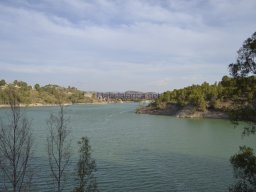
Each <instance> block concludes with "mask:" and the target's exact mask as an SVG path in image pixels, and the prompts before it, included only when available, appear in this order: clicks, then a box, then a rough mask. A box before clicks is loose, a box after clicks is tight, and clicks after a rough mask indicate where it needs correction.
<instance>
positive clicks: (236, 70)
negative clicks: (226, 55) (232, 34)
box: [229, 32, 256, 77]
mask: <svg viewBox="0 0 256 192" xmlns="http://www.w3.org/2000/svg"><path fill="white" fill-rule="evenodd" d="M237 53H238V57H237V61H236V63H232V64H230V65H229V70H230V74H231V75H232V76H235V77H237V76H247V75H248V74H254V75H255V74H256V32H255V33H253V35H252V36H251V37H249V38H248V39H246V40H245V41H244V43H243V45H242V47H241V48H240V49H239V50H238V52H237Z"/></svg>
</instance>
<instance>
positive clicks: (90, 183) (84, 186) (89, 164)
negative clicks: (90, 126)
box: [74, 137, 99, 192]
mask: <svg viewBox="0 0 256 192" xmlns="http://www.w3.org/2000/svg"><path fill="white" fill-rule="evenodd" d="M78 144H79V146H80V148H79V161H78V163H77V180H78V185H79V186H78V187H76V188H75V190H74V192H98V191H99V190H98V188H97V182H96V177H95V176H94V172H95V171H96V163H95V160H94V159H92V157H91V146H90V145H89V140H88V138H87V137H82V138H81V140H80V141H79V142H78Z"/></svg>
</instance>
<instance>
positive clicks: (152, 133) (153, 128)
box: [0, 103, 256, 192]
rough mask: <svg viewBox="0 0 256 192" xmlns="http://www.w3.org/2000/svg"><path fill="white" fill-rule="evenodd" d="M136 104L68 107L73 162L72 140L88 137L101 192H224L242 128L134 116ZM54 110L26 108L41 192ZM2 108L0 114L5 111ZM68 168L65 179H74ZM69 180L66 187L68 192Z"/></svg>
mask: <svg viewBox="0 0 256 192" xmlns="http://www.w3.org/2000/svg"><path fill="white" fill-rule="evenodd" d="M137 107H138V105H137V104H134V103H133V104H109V105H73V106H69V107H66V108H65V111H66V115H67V116H69V118H70V127H72V128H71V137H72V143H73V150H72V151H73V157H74V158H73V159H75V157H76V151H77V146H76V142H77V141H78V140H79V138H81V137H82V136H88V137H89V138H90V143H91V145H92V149H93V156H94V158H95V159H96V162H97V168H98V171H97V180H98V184H99V188H100V190H101V191H108V192H115V191H120V192H121V191H122V192H123V191H146V192H157V191H159V192H165V191H177V192H182V191H195V192H200V191H202V192H204V191H212V192H218V191H220V192H222V191H227V189H228V186H229V185H230V184H231V183H232V181H233V180H232V168H231V166H230V164H229V158H230V156H231V155H232V154H234V153H235V152H237V151H238V147H239V146H240V145H244V144H247V145H250V146H255V144H256V142H255V138H254V137H246V138H244V139H242V138H241V132H242V129H241V128H236V129H235V128H234V126H233V125H232V124H231V123H230V122H229V121H226V120H213V119H177V118H175V117H170V116H153V115H144V114H135V113H134V111H135V109H136V108H137ZM57 109H58V108H57V107H42V108H29V109H27V110H26V115H27V117H29V118H30V119H32V125H33V134H34V138H35V139H34V144H35V151H34V156H35V157H36V159H37V161H36V163H35V167H37V170H38V171H37V176H36V177H37V178H40V179H37V180H35V182H34V184H35V185H36V187H37V189H38V190H40V191H51V190H50V189H49V188H48V186H49V172H48V169H49V168H48V165H47V155H46V154H47V153H46V136H47V130H48V128H47V125H46V121H47V118H48V117H49V114H50V113H52V112H56V111H57ZM5 112H6V110H5V109H4V110H3V109H2V110H1V111H0V114H3V113H5ZM72 169H73V168H70V176H73V173H72ZM72 185H73V183H72V181H70V182H67V186H66V189H67V191H71V189H72Z"/></svg>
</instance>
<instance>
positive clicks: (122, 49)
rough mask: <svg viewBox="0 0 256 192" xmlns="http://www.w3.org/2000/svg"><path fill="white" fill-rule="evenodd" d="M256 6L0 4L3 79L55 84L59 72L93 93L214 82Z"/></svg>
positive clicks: (247, 31)
mask: <svg viewBox="0 0 256 192" xmlns="http://www.w3.org/2000/svg"><path fill="white" fill-rule="evenodd" d="M255 7H256V2H255V1H251V0H248V1H237V0H236V3H233V1H231V0H224V1H218V2H217V1H211V0H208V1H185V0H179V1H178V0H176V1H173V0H170V1H168V0H166V1H161V2H160V1H146V0H138V1H133V0H127V1H122V2H120V1H113V0H95V1H82V0H72V1H69V0H64V1H57V0H56V1H50V0H40V1H25V0H24V1H18V0H17V1H12V2H0V26H1V27H0V67H1V72H0V75H1V74H2V76H8V77H9V78H12V77H13V76H14V75H17V74H18V73H19V74H27V75H28V74H31V78H34V76H33V77H32V74H33V73H41V74H45V76H46V77H47V76H48V77H49V80H50V78H51V77H52V76H51V75H52V74H55V72H56V71H58V74H59V75H60V77H61V78H64V77H65V74H69V75H72V74H76V75H77V77H76V76H75V75H74V76H72V78H74V79H70V82H79V83H77V84H75V85H74V86H82V87H81V88H82V89H87V86H88V83H83V82H81V81H80V80H81V79H83V80H84V81H87V82H91V83H92V84H93V85H90V87H93V86H94V87H95V90H97V89H99V90H100V89H111V90H113V89H115V90H117V89H119V88H124V89H125V87H126V88H127V89H128V88H129V89H132V86H134V87H135V88H137V89H147V88H148V89H150V90H152V91H154V90H157V91H160V90H161V91H163V90H165V89H172V88H174V83H173V82H175V81H177V82H179V83H175V86H176V85H178V86H180V87H182V86H184V85H187V82H188V83H190V82H193V83H194V82H195V83H196V82H198V83H201V82H202V81H203V79H204V80H205V81H211V82H212V81H214V78H215V79H216V80H219V79H220V77H221V76H222V75H223V74H225V73H226V74H227V73H228V71H227V65H228V64H229V63H231V62H232V61H234V60H235V57H236V50H237V49H238V48H239V47H240V46H241V44H242V41H243V40H244V39H245V38H247V37H248V36H250V35H251V34H252V33H253V32H254V30H255V28H256V23H255V21H254V18H256V12H255ZM8 74H9V75H8ZM83 74H84V77H83V78H81V77H82V76H83ZM24 76H25V75H24ZM181 77H186V79H184V78H181ZM195 77H196V78H195ZM13 78H15V77H13ZM76 78H77V79H76ZM111 78H113V80H109V79H111ZM115 78H119V82H114V81H115ZM92 79H97V80H98V81H99V82H109V84H108V85H107V86H106V85H104V86H103V85H101V84H100V83H95V82H93V81H91V80H92ZM189 79H190V80H189ZM136 80H137V81H136ZM53 81H54V79H53ZM65 81H67V83H68V80H65ZM170 81H171V82H172V83H168V82H170ZM113 82H114V83H113ZM138 82H139V84H138ZM150 82H151V83H150ZM154 82H156V83H154ZM111 83H112V84H111ZM85 85H86V86H85ZM160 85H161V86H160ZM112 86H116V87H112ZM176 88H177V87H176ZM150 90H149V91H150Z"/></svg>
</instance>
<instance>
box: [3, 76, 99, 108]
mask: <svg viewBox="0 0 256 192" xmlns="http://www.w3.org/2000/svg"><path fill="white" fill-rule="evenodd" d="M9 89H15V90H17V92H18V100H19V102H20V103H21V104H57V103H59V99H61V101H62V102H63V103H93V102H94V101H96V100H97V99H96V95H95V94H94V93H87V92H84V91H81V90H78V89H77V88H75V87H70V86H69V87H67V88H66V87H61V86H59V85H52V84H49V85H45V86H42V87H41V86H40V85H39V84H35V85H34V86H31V85H28V84H27V83H26V82H24V81H17V80H15V81H14V82H13V83H9V84H8V83H6V82H5V80H1V81H0V104H8V90H9Z"/></svg>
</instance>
